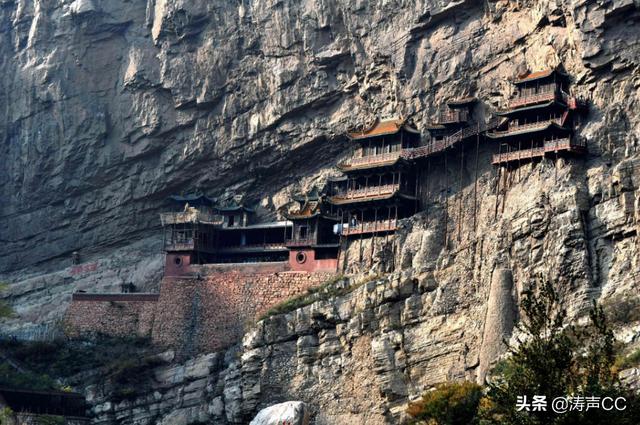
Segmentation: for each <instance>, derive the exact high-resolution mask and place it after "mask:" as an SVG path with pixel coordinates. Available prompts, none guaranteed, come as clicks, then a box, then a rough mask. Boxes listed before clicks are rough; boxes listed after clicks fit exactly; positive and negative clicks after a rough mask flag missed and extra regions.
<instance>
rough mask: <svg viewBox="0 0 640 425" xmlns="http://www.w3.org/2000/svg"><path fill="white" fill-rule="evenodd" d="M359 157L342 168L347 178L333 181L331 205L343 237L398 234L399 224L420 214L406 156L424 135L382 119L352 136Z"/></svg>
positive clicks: (406, 124)
mask: <svg viewBox="0 0 640 425" xmlns="http://www.w3.org/2000/svg"><path fill="white" fill-rule="evenodd" d="M348 137H349V139H350V140H351V142H352V143H353V144H354V145H355V146H354V153H353V156H352V157H351V158H349V159H347V160H346V161H344V162H342V163H340V164H338V168H339V169H340V170H341V171H342V172H343V173H344V174H345V176H344V177H343V178H338V179H333V180H330V182H329V199H328V201H329V203H331V204H332V205H333V211H334V212H335V213H336V214H337V215H338V217H339V220H340V223H341V226H340V231H341V236H343V237H347V238H349V237H353V236H360V237H362V235H375V234H378V233H388V232H393V231H395V229H396V226H397V221H398V219H401V218H406V217H408V216H410V215H412V214H414V213H415V212H416V209H417V207H418V205H417V202H418V201H417V196H416V190H417V187H416V181H415V173H414V170H413V165H412V162H411V161H410V160H408V159H407V158H406V155H405V154H406V152H408V151H410V150H411V149H414V148H416V147H417V146H418V145H419V143H420V133H419V132H418V130H416V129H415V128H414V127H413V126H411V125H409V124H408V123H406V122H405V121H404V120H401V119H392V120H386V121H380V120H377V121H375V122H374V124H373V125H372V126H370V127H369V128H367V129H364V130H362V131H358V132H353V133H349V134H348Z"/></svg>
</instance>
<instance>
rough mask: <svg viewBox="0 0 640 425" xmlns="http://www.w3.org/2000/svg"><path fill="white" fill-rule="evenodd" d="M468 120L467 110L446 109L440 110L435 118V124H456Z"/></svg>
mask: <svg viewBox="0 0 640 425" xmlns="http://www.w3.org/2000/svg"><path fill="white" fill-rule="evenodd" d="M468 120H469V111H467V110H466V109H463V110H448V111H442V112H440V113H439V114H438V117H437V118H436V124H457V123H464V122H467V121H468Z"/></svg>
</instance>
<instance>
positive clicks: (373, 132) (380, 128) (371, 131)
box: [347, 119, 418, 140]
mask: <svg viewBox="0 0 640 425" xmlns="http://www.w3.org/2000/svg"><path fill="white" fill-rule="evenodd" d="M401 129H404V130H407V131H409V132H412V133H418V130H416V129H415V128H414V127H412V126H410V125H408V124H406V123H405V121H404V120H403V119H393V120H386V121H380V120H376V121H375V122H374V123H373V125H371V126H370V127H369V128H367V129H364V130H362V131H355V132H350V133H347V135H348V136H349V138H350V139H356V140H357V139H366V138H369V137H375V136H384V135H387V134H395V133H397V132H399V131H400V130H401Z"/></svg>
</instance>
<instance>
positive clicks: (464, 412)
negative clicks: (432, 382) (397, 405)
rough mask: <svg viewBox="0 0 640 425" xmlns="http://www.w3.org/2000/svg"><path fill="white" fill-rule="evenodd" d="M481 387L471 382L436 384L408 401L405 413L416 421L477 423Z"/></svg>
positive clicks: (452, 424)
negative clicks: (417, 399) (411, 400)
mask: <svg viewBox="0 0 640 425" xmlns="http://www.w3.org/2000/svg"><path fill="white" fill-rule="evenodd" d="M481 398H482V387H481V386H480V385H478V384H475V383H473V382H469V381H464V382H452V383H445V384H441V385H438V386H437V387H436V389H435V390H433V391H429V392H427V393H426V394H424V395H423V396H422V399H421V400H420V401H417V402H414V403H409V408H408V409H407V413H408V414H409V415H411V416H412V417H413V418H414V419H416V420H418V421H426V422H427V423H428V424H434V425H458V424H459V425H472V424H476V423H478V418H477V412H478V405H479V403H480V399H481Z"/></svg>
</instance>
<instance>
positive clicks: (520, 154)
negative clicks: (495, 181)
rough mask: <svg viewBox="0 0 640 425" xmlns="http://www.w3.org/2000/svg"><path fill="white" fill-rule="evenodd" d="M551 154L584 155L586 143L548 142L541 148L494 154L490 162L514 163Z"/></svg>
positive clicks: (566, 139)
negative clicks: (568, 153)
mask: <svg viewBox="0 0 640 425" xmlns="http://www.w3.org/2000/svg"><path fill="white" fill-rule="evenodd" d="M552 152H571V153H579V154H581V153H585V152H586V143H585V142H584V141H573V140H571V139H569V138H565V139H556V140H550V141H548V142H544V146H541V147H537V148H532V149H521V150H517V151H513V152H505V153H498V154H495V155H493V159H492V161H491V162H492V164H494V165H497V164H505V163H509V162H515V161H528V160H530V159H533V158H541V157H544V156H545V155H547V154H549V153H552Z"/></svg>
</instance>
